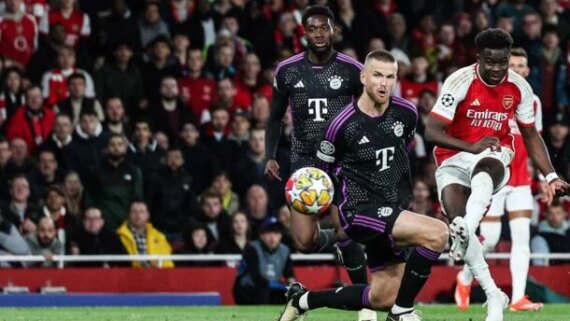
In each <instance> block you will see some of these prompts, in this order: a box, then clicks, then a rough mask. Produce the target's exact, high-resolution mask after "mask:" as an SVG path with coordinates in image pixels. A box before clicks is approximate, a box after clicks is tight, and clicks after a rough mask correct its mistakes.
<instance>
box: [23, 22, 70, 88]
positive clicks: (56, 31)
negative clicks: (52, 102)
mask: <svg viewBox="0 0 570 321" xmlns="http://www.w3.org/2000/svg"><path fill="white" fill-rule="evenodd" d="M66 37H67V34H66V33H65V27H64V26H63V25H62V24H59V23H57V24H54V25H53V26H52V27H51V28H50V30H49V34H48V36H47V39H46V40H45V41H43V43H42V45H41V46H39V47H38V50H36V51H35V52H34V53H33V55H32V57H31V58H30V62H29V63H28V67H27V68H26V71H27V72H26V74H27V75H28V77H29V78H30V80H31V81H32V83H35V84H39V83H40V82H41V80H42V76H43V74H44V73H45V72H46V71H48V70H50V69H53V68H55V67H57V54H58V50H59V49H60V48H62V47H64V46H65V38H66Z"/></svg>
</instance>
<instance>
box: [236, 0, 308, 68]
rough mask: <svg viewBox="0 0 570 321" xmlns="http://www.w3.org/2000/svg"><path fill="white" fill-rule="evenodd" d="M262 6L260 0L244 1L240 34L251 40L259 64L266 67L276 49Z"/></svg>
mask: <svg viewBox="0 0 570 321" xmlns="http://www.w3.org/2000/svg"><path fill="white" fill-rule="evenodd" d="M262 6H263V2H262V1H248V2H247V3H246V6H245V17H244V19H243V23H242V25H241V27H240V35H242V36H243V37H244V38H245V39H247V40H249V41H250V42H251V44H252V45H253V47H254V48H255V49H256V50H255V51H256V53H257V55H258V56H259V60H260V61H261V66H262V67H263V68H267V67H268V66H269V65H270V63H272V62H273V59H275V52H276V50H275V43H274V42H273V27H272V22H271V21H270V20H269V19H268V18H267V17H266V16H265V15H264V14H263V11H262V10H263V8H262ZM298 15H299V14H298ZM299 17H300V15H299ZM298 21H300V18H299V19H298Z"/></svg>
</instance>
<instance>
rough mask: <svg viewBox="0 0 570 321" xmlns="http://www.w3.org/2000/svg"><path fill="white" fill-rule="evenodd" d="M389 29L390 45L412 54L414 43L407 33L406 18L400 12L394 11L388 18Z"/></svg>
mask: <svg viewBox="0 0 570 321" xmlns="http://www.w3.org/2000/svg"><path fill="white" fill-rule="evenodd" d="M388 31H389V32H390V45H391V47H392V48H398V49H400V50H402V51H403V52H404V53H406V54H410V50H411V46H412V43H411V41H410V38H409V36H408V34H407V24H406V18H405V17H404V15H402V14H400V13H397V12H395V13H393V14H392V15H390V17H389V18H388Z"/></svg>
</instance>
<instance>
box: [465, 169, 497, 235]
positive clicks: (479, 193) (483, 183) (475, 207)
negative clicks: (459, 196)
mask: <svg viewBox="0 0 570 321" xmlns="http://www.w3.org/2000/svg"><path fill="white" fill-rule="evenodd" d="M492 196H493V179H492V178H491V176H489V174H487V173H486V172H479V173H477V174H476V175H475V176H473V178H472V179H471V195H469V198H468V199H467V205H466V206H465V217H464V219H465V223H466V224H467V229H468V230H469V233H475V230H477V226H479V223H480V222H481V219H482V218H483V215H484V214H485V212H486V211H487V207H488V206H489V205H490V204H491V197H492Z"/></svg>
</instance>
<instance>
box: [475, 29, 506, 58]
mask: <svg viewBox="0 0 570 321" xmlns="http://www.w3.org/2000/svg"><path fill="white" fill-rule="evenodd" d="M512 46H513V37H511V35H509V34H508V33H507V32H506V31H505V30H503V29H499V28H491V29H487V30H483V31H481V32H479V34H477V36H476V37H475V47H476V48H477V51H478V52H481V51H483V50H484V49H508V50H511V47H512Z"/></svg>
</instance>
